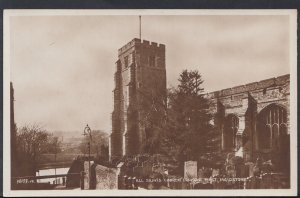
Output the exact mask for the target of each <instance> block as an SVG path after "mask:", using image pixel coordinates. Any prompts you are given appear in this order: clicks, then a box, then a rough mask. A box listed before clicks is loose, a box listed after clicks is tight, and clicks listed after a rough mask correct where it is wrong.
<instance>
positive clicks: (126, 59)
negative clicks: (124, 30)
mask: <svg viewBox="0 0 300 198" xmlns="http://www.w3.org/2000/svg"><path fill="white" fill-rule="evenodd" d="M124 66H125V68H127V67H128V56H125V57H124Z"/></svg>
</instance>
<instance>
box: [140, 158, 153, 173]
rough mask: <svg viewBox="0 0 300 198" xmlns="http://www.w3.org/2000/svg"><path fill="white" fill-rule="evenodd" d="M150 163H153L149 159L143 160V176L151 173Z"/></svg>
mask: <svg viewBox="0 0 300 198" xmlns="http://www.w3.org/2000/svg"><path fill="white" fill-rule="evenodd" d="M152 165H153V163H152V162H149V161H145V162H143V169H142V175H143V176H147V175H150V174H151V173H152Z"/></svg>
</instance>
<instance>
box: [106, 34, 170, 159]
mask: <svg viewBox="0 0 300 198" xmlns="http://www.w3.org/2000/svg"><path fill="white" fill-rule="evenodd" d="M114 80H115V89H114V90H113V95H114V110H113V113H112V133H111V136H110V159H111V160H114V159H120V158H121V157H122V156H124V155H127V156H131V155H135V154H139V153H142V152H143V145H144V143H145V141H146V139H147V138H148V137H147V133H146V130H147V129H146V127H145V124H144V121H145V119H146V116H147V115H148V114H149V110H150V109H149V108H150V107H153V101H159V103H160V104H164V102H165V99H166V64H165V45H163V44H159V45H158V44H157V43H155V42H151V43H150V42H149V41H146V40H143V41H142V40H140V39H137V38H135V39H133V40H132V41H130V42H129V43H127V44H126V45H125V46H123V47H122V48H120V49H119V51H118V60H117V62H116V72H115V76H114ZM155 108H159V107H155Z"/></svg>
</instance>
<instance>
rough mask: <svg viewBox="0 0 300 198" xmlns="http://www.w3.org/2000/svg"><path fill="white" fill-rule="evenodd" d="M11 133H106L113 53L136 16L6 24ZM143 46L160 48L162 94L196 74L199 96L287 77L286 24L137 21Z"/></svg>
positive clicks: (135, 33) (195, 18)
mask: <svg viewBox="0 0 300 198" xmlns="http://www.w3.org/2000/svg"><path fill="white" fill-rule="evenodd" d="M9 28H10V68H11V81H12V82H13V86H14V89H15V121H16V123H17V126H19V127H20V126H23V125H25V124H33V123H35V124H39V125H41V126H43V127H44V128H45V129H47V130H49V131H57V130H62V131H74V130H75V131H80V130H83V129H84V127H85V125H86V124H89V126H90V127H91V129H95V130H103V131H106V132H108V133H110V132H111V113H112V111H113V95H112V90H113V89H114V78H113V77H114V72H115V69H116V68H115V62H116V61H117V59H118V57H117V53H118V49H119V48H121V47H122V46H123V45H125V44H126V43H128V42H129V41H131V40H132V39H133V38H138V37H139V18H138V16H135V15H132V16H130V15H129V16H128V15H126V16H125V15H123V16H108V15H105V16H104V15H94V16H85V15H81V16H76V15H74V16H11V17H10V26H9ZM142 39H145V40H149V41H154V42H157V43H162V44H165V45H166V70H167V86H168V87H171V86H176V85H177V84H178V82H177V79H178V77H179V74H180V72H181V71H182V70H184V69H189V70H198V71H199V72H200V73H201V75H202V77H203V79H204V84H203V87H204V88H205V91H206V92H210V91H216V90H220V89H225V88H230V87H233V86H238V85H242V84H246V83H250V82H255V81H260V80H264V79H267V78H272V77H276V76H280V75H284V74H288V73H289V64H290V60H289V47H290V46H289V16H287V15H231V16H230V15H191V16H187V15H186V16H178V15H177V16H172V15H165V16H158V15H156V16H155V15H145V16H142Z"/></svg>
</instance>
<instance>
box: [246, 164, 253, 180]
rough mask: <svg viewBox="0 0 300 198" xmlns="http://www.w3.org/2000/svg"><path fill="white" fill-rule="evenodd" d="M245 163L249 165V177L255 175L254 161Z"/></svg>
mask: <svg viewBox="0 0 300 198" xmlns="http://www.w3.org/2000/svg"><path fill="white" fill-rule="evenodd" d="M245 165H246V166H247V167H248V168H247V169H248V170H249V173H248V174H247V176H248V177H253V176H254V163H252V162H247V163H245Z"/></svg>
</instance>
